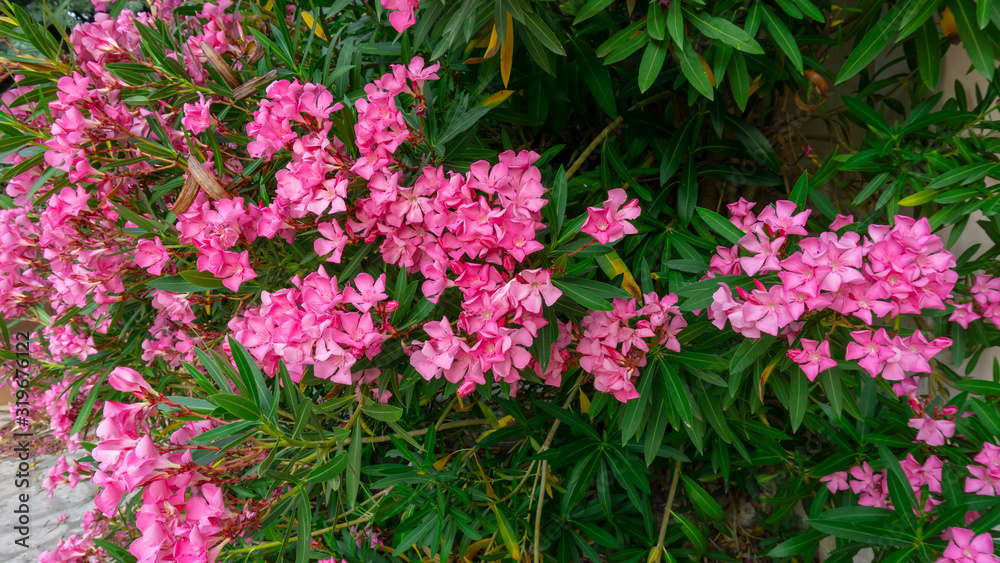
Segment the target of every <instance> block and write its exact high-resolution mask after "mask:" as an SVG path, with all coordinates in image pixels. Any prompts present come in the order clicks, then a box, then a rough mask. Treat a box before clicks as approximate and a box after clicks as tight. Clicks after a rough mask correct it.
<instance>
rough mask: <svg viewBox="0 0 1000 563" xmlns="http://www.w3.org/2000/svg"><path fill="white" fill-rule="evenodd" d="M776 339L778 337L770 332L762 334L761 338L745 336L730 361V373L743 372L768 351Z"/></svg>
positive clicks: (737, 373)
mask: <svg viewBox="0 0 1000 563" xmlns="http://www.w3.org/2000/svg"><path fill="white" fill-rule="evenodd" d="M776 340H777V338H775V337H774V336H771V335H770V334H761V337H760V338H744V339H743V341H742V342H740V345H739V346H738V347H737V348H736V352H735V353H733V359H732V360H730V362H729V373H730V374H731V375H739V374H741V373H743V372H744V371H745V370H746V369H747V368H748V367H750V366H751V365H752V364H753V363H754V362H755V361H757V358H759V357H761V355H763V354H764V352H767V351H768V350H769V349H770V348H771V345H772V344H774V342H775V341H776Z"/></svg>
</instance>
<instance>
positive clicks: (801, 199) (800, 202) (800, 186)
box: [788, 172, 809, 209]
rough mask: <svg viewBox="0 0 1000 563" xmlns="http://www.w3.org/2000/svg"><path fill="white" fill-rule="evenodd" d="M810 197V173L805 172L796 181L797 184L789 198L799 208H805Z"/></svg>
mask: <svg viewBox="0 0 1000 563" xmlns="http://www.w3.org/2000/svg"><path fill="white" fill-rule="evenodd" d="M808 198H809V173H807V172H803V173H802V175H801V176H799V179H798V180H797V181H796V182H795V186H794V187H793V188H792V195H791V196H789V198H788V199H789V200H791V202H792V203H794V204H795V207H797V208H798V209H804V208H805V206H806V203H807V201H808Z"/></svg>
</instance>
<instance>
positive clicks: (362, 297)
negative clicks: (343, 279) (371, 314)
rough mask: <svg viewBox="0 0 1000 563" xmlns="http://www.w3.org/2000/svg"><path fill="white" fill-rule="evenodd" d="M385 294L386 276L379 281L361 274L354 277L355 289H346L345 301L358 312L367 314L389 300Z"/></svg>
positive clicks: (348, 287) (383, 275)
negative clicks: (377, 304)
mask: <svg viewBox="0 0 1000 563" xmlns="http://www.w3.org/2000/svg"><path fill="white" fill-rule="evenodd" d="M388 298H389V296H388V295H387V294H386V293H385V274H382V275H381V276H379V277H378V279H377V280H376V279H374V278H372V277H371V276H370V275H368V274H365V273H361V274H358V275H356V276H354V287H351V286H347V287H345V288H344V301H346V302H348V303H350V304H352V305H354V307H355V308H357V310H359V311H361V312H362V313H367V312H368V310H369V309H371V308H372V307H374V306H375V304H376V303H378V302H380V301H384V300H386V299H388Z"/></svg>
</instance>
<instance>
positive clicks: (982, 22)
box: [976, 0, 995, 29]
mask: <svg viewBox="0 0 1000 563" xmlns="http://www.w3.org/2000/svg"><path fill="white" fill-rule="evenodd" d="M994 1H995V0H976V23H978V24H979V29H986V26H987V25H989V24H990V11H991V10H992V9H993V2H994Z"/></svg>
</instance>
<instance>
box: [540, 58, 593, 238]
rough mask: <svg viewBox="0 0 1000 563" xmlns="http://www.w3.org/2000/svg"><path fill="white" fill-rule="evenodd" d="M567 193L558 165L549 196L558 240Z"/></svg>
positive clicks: (564, 174) (567, 189) (564, 217)
mask: <svg viewBox="0 0 1000 563" xmlns="http://www.w3.org/2000/svg"><path fill="white" fill-rule="evenodd" d="M602 68H603V67H602ZM568 193H569V186H568V182H567V180H566V171H565V170H563V167H562V165H561V164H560V165H559V170H557V171H556V179H555V182H553V184H552V196H551V201H552V203H554V204H555V206H556V234H555V238H559V235H560V234H561V233H562V228H563V222H564V221H565V220H566V197H567V194H568Z"/></svg>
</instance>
